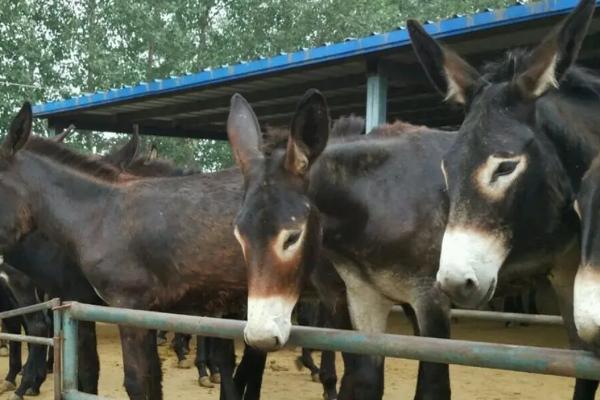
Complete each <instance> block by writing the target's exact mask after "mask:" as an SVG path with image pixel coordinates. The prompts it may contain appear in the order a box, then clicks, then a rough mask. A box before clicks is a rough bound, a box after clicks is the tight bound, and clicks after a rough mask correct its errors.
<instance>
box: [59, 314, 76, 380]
mask: <svg viewBox="0 0 600 400" xmlns="http://www.w3.org/2000/svg"><path fill="white" fill-rule="evenodd" d="M63 312H64V314H63V316H62V318H63V338H64V339H63V346H62V347H63V358H62V361H63V362H62V368H63V382H62V387H63V391H64V392H69V391H76V390H77V388H78V385H77V381H78V379H77V378H78V375H77V373H78V371H77V366H78V354H77V340H78V329H77V327H78V323H77V320H75V319H73V318H71V310H70V309H69V308H65V309H64V310H63Z"/></svg>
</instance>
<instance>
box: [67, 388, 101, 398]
mask: <svg viewBox="0 0 600 400" xmlns="http://www.w3.org/2000/svg"><path fill="white" fill-rule="evenodd" d="M63 400H109V398H108V397H101V396H98V395H95V394H89V393H84V392H80V391H78V390H68V391H66V392H64V393H63Z"/></svg>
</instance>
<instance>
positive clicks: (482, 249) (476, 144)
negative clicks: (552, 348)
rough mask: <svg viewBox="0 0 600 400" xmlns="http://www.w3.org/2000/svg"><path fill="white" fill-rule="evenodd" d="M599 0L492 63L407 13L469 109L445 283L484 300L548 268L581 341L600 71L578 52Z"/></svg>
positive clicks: (586, 387)
mask: <svg viewBox="0 0 600 400" xmlns="http://www.w3.org/2000/svg"><path fill="white" fill-rule="evenodd" d="M595 3H596V2H595V1H594V0H582V1H581V2H580V3H579V5H578V6H577V7H576V8H575V9H574V10H573V11H572V12H571V14H570V15H569V16H568V17H566V19H565V20H564V21H563V22H562V23H561V24H560V25H558V26H557V27H556V29H555V30H554V31H552V32H551V33H550V34H549V35H548V36H547V37H546V38H545V39H544V40H543V41H542V42H541V43H540V44H539V45H538V46H537V47H536V48H534V49H533V50H532V51H529V52H526V51H524V50H514V51H509V52H507V54H506V57H505V59H504V60H502V61H500V62H498V63H492V64H489V65H487V66H486V67H484V69H483V71H482V72H481V73H480V72H478V71H477V70H476V69H475V68H473V67H472V66H470V65H469V64H468V63H467V62H466V61H465V60H463V59H462V58H460V57H459V56H458V55H457V54H455V53H454V52H452V51H450V50H449V49H447V48H445V47H443V46H442V45H440V44H439V43H437V42H436V41H435V40H434V39H433V38H431V37H430V36H429V35H428V34H427V33H426V32H425V30H424V29H423V28H422V27H421V26H420V25H419V24H418V23H417V22H416V21H409V22H408V29H409V33H410V36H411V39H412V43H413V47H414V50H415V52H416V54H417V57H418V59H419V61H420V62H421V64H422V66H423V68H424V69H425V72H426V73H427V75H428V77H429V78H430V80H431V82H432V83H433V85H434V86H435V87H436V88H437V90H438V91H440V92H441V93H442V94H443V95H445V96H446V100H447V101H450V102H452V103H455V104H459V105H462V106H464V107H465V110H466V116H465V119H464V122H463V123H462V125H461V127H460V130H459V134H458V137H457V140H456V142H455V144H454V145H453V146H452V148H451V149H450V150H449V151H448V152H447V153H446V154H445V155H444V158H443V162H442V163H441V169H442V172H443V173H444V176H445V178H446V187H447V191H448V195H449V201H450V211H449V217H448V224H447V227H446V230H445V232H444V237H443V244H442V251H441V255H440V268H439V272H438V274H437V282H438V284H439V286H440V287H441V288H442V290H444V291H445V292H446V293H447V294H448V295H449V296H450V297H451V298H452V300H453V301H454V302H456V303H457V304H459V305H463V306H470V307H477V306H479V305H480V304H482V303H483V302H485V301H486V300H488V299H489V298H490V297H491V296H492V295H493V294H494V292H495V291H496V287H497V286H499V287H501V286H506V285H510V284H511V283H512V282H513V281H515V280H524V281H527V280H528V279H531V277H532V276H535V275H537V274H547V275H548V276H549V277H550V279H551V281H552V284H553V286H554V288H555V290H556V292H557V295H558V298H559V301H560V303H561V312H562V314H563V318H564V320H565V322H566V325H567V328H568V332H569V337H570V340H571V342H572V345H573V346H575V347H580V346H583V344H582V343H581V341H580V340H579V338H578V337H577V332H576V329H575V325H574V320H573V290H574V289H573V284H574V279H575V273H576V271H577V265H578V264H579V251H578V246H577V236H578V231H579V224H578V221H577V216H576V215H575V213H574V211H573V209H572V207H571V204H572V197H573V193H576V192H578V191H579V188H580V183H581V178H582V175H583V174H584V172H585V171H586V170H587V169H588V167H589V165H590V163H591V161H592V159H593V158H594V156H595V154H597V153H598V151H599V150H600V140H599V137H600V130H599V129H600V128H599V127H600V120H599V118H600V114H599V113H598V110H600V95H599V94H600V79H598V78H597V77H595V76H594V75H592V74H591V73H589V72H587V71H585V70H583V69H581V68H578V67H576V66H573V63H574V61H575V59H576V58H577V56H578V53H579V50H580V48H581V43H582V41H583V39H584V37H585V35H586V32H587V29H588V26H589V24H590V20H591V17H592V15H593V12H594V8H595ZM534 260H537V262H535V263H533V262H532V261H534ZM539 260H546V261H547V262H546V264H545V265H543V264H542V265H541V264H540V263H539ZM589 278H590V276H589V275H588V276H587V277H585V279H584V278H583V277H582V279H581V280H578V281H577V282H578V283H581V282H583V281H584V280H585V281H589ZM580 288H581V286H580ZM577 291H578V286H575V292H576V293H577ZM588 293H589V292H588ZM576 298H578V299H579V300H582V298H584V299H585V300H583V303H581V304H578V303H576V304H575V310H576V311H575V312H576V313H577V312H579V311H580V310H582V309H583V308H585V307H588V310H591V309H592V307H589V305H590V304H592V302H590V298H589V297H587V296H585V295H582V296H576ZM593 309H594V310H596V309H597V308H596V307H595V306H594V307H593ZM589 321H590V323H592V321H593V319H590V320H589ZM596 388H597V382H590V381H582V380H578V381H577V384H576V388H575V394H574V396H575V398H576V399H591V398H593V396H594V393H595V391H596Z"/></svg>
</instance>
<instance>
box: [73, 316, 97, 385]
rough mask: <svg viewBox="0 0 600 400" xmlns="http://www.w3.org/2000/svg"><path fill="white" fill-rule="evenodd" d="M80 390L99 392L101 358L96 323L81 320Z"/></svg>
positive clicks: (79, 346) (79, 349) (79, 345)
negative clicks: (99, 356)
mask: <svg viewBox="0 0 600 400" xmlns="http://www.w3.org/2000/svg"><path fill="white" fill-rule="evenodd" d="M78 330H79V342H78V351H79V360H78V365H79V370H78V371H79V382H78V383H79V390H80V391H82V392H85V393H90V394H97V393H98V379H99V377H100V359H99V358H98V347H97V339H96V323H94V322H87V321H79V329H78Z"/></svg>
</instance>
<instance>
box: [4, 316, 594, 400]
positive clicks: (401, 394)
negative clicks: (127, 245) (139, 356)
mask: <svg viewBox="0 0 600 400" xmlns="http://www.w3.org/2000/svg"><path fill="white" fill-rule="evenodd" d="M390 322H391V323H390V326H391V328H390V331H391V332H396V333H409V330H408V327H407V323H406V321H405V320H403V319H402V317H393V318H392V320H391V321H390ZM452 328H453V337H454V338H459V339H469V340H480V341H486V342H497V343H510V344H527V345H533V346H547V347H564V346H565V345H566V336H565V333H564V330H563V328H561V327H539V326H530V327H511V328H505V327H504V326H503V324H501V323H482V322H474V321H473V322H467V321H460V322H459V323H458V324H454V325H453V327H452ZM99 343H100V344H99V346H100V347H99V351H100V360H101V365H102V371H101V377H100V391H101V393H100V394H101V395H103V396H107V397H109V398H113V399H124V398H126V397H127V396H126V394H125V391H124V389H123V388H122V382H123V370H122V360H121V348H120V345H119V341H118V335H117V330H116V328H115V327H113V326H109V325H100V326H99ZM239 354H241V352H240V353H239ZM160 355H161V358H162V359H163V371H164V378H163V387H164V393H165V396H164V398H165V399H166V400H171V399H173V400H175V399H199V400H205V399H207V400H208V399H218V394H219V393H218V392H219V390H218V389H205V388H201V387H198V386H197V384H196V380H197V372H196V370H195V369H188V370H181V369H176V368H174V363H175V360H176V358H175V355H174V353H173V352H172V351H170V350H169V349H168V347H160ZM297 355H298V349H286V350H283V351H280V352H278V353H276V354H272V355H270V356H269V359H268V361H267V371H266V375H265V378H264V384H263V391H262V393H263V394H262V398H263V399H265V400H289V399H293V400H320V399H321V398H322V397H321V393H322V391H321V387H320V384H318V383H314V382H312V381H311V379H310V375H309V373H308V371H306V370H304V371H298V370H297V369H296V367H295V363H294V360H295V358H296V357H297ZM318 355H319V354H318V353H316V356H317V357H318ZM341 368H342V362H341V359H340V357H339V355H338V376H341V371H340V370H341ZM6 370H7V358H1V359H0V373H2V374H4V373H5V371H6ZM450 373H451V382H452V393H453V399H455V400H504V399H524V400H529V399H542V400H564V399H568V398H571V394H572V389H573V380H572V379H569V378H560V377H554V376H544V375H533V374H524V373H517V372H508V371H498V370H490V369H478V368H471V367H461V366H452V367H451V371H450ZM416 376H417V363H416V362H414V361H406V360H399V359H388V360H386V376H385V379H386V388H385V396H384V399H412V398H413V395H414V388H415V382H416ZM2 397H4V398H7V397H8V395H7V394H4V395H2V396H0V399H1V398H2ZM596 398H597V399H600V395H599V396H597V397H596ZM38 399H40V400H51V399H52V384H51V376H49V381H47V382H46V383H45V384H44V385H43V387H42V394H41V396H40V397H38Z"/></svg>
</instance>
